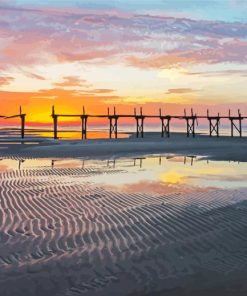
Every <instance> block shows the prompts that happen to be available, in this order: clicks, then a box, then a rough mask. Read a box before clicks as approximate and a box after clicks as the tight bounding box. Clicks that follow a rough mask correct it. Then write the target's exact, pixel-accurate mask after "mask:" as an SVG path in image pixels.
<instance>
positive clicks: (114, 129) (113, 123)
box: [108, 106, 119, 139]
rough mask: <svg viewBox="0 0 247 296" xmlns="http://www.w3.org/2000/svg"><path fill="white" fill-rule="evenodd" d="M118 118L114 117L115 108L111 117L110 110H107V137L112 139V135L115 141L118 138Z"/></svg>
mask: <svg viewBox="0 0 247 296" xmlns="http://www.w3.org/2000/svg"><path fill="white" fill-rule="evenodd" d="M118 118H119V116H118V115H116V108H115V106H114V110H113V115H110V110H109V108H108V119H109V123H110V125H109V137H110V139H111V138H112V134H114V136H115V139H117V136H118Z"/></svg>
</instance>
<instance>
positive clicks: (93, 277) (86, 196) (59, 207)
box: [0, 162, 247, 296]
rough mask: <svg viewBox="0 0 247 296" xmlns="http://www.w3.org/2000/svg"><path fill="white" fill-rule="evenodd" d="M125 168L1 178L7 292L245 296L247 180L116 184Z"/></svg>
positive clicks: (39, 171) (0, 247)
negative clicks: (227, 184) (216, 184)
mask: <svg viewBox="0 0 247 296" xmlns="http://www.w3.org/2000/svg"><path fill="white" fill-rule="evenodd" d="M124 165H125V166H119V167H118V166H116V167H115V168H114V167H111V166H109V167H107V166H105V165H103V166H99V165H97V164H96V165H90V164H89V165H88V166H85V167H80V166H78V165H70V166H64V167H61V166H59V165H58V164H55V165H54V166H53V167H48V166H46V165H44V166H41V165H37V166H33V167H23V168H21V169H20V170H18V169H6V168H5V169H4V170H3V171H2V172H1V173H0V225H1V226H0V287H1V294H3V295H6V296H29V295H30V296H31V295H32V296H33V295H35V296H36V295H37V296H41V295H42V296H43V295H48V296H58V295H59V296H63V295H66V296H67V295H85V296H87V295H88V296H89V295H90V296H94V295H100V296H101V295H102V296H109V295H110V296H111V295H112V296H115V295H120V296H121V295H135V296H136V295H169V296H170V295H171V296H172V295H246V294H244V293H247V284H246V281H245V277H243V275H244V274H246V266H247V253H246V249H247V238H246V230H247V188H246V186H244V184H245V183H244V178H245V175H244V176H243V177H242V183H241V184H242V185H243V186H239V187H237V188H236V187H234V188H228V189H226V188H224V186H222V188H217V187H212V188H210V187H207V186H204V187H200V186H189V184H185V185H184V184H180V183H178V182H177V181H176V182H174V183H171V181H169V182H168V179H167V180H166V181H165V182H163V183H162V186H161V183H160V181H158V180H157V181H152V182H151V183H150V184H148V187H145V184H146V185H147V182H146V180H144V183H143V184H142V183H138V184H139V186H130V184H127V185H126V186H125V187H123V185H121V186H119V184H118V185H116V186H115V185H114V182H113V179H114V178H117V179H118V180H120V179H121V178H122V179H123V180H124V179H127V178H128V175H129V174H130V169H129V168H128V166H127V165H126V164H124ZM167 165H168V164H167V163H164V167H166V166H167ZM174 165H176V163H175V162H174ZM151 166H153V165H152V164H151ZM188 167H190V164H188ZM134 169H137V168H134ZM243 170H244V169H243ZM143 173H145V167H141V168H138V171H136V172H135V174H136V175H138V174H143ZM147 173H148V172H147ZM149 175H150V176H151V174H149ZM141 176H142V175H141ZM131 178H132V175H131V176H130V179H131ZM101 180H109V182H108V181H106V182H101ZM106 183H109V184H106ZM112 183H113V184H112ZM223 185H224V184H223ZM158 186H160V187H159V190H157V188H158ZM152 187H153V190H152ZM127 189H128V190H127ZM230 293H232V294H230Z"/></svg>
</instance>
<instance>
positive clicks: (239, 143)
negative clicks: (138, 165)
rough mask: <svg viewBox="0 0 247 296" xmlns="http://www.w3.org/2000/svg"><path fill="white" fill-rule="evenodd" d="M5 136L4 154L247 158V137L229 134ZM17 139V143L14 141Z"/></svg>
mask: <svg viewBox="0 0 247 296" xmlns="http://www.w3.org/2000/svg"><path fill="white" fill-rule="evenodd" d="M21 141H22V140H20V139H19V138H7V137H4V138H1V141H0V155H1V156H2V157H6V156H17V157H27V158H30V157H31V158H36V157H39V158H44V157H57V158H92V159H107V158H119V157H125V156H127V157H136V156H145V155H151V154H175V155H176V154H178V155H195V156H200V157H203V158H206V159H211V160H226V161H239V162H247V153H246V151H247V138H237V137H235V138H232V137H228V136H221V137H218V138H217V137H209V136H205V135H197V136H196V137H195V138H192V137H189V138H187V137H186V135H185V134H182V133H177V134H173V135H172V136H171V137H170V138H161V137H160V135H159V133H149V134H147V135H146V137H144V138H135V137H134V135H131V136H130V137H129V138H126V139H89V140H83V141H81V140H53V139H49V138H44V137H33V138H26V139H25V140H24V143H25V142H26V143H27V144H21ZM11 142H13V144H11Z"/></svg>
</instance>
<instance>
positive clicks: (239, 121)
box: [229, 109, 244, 138]
mask: <svg viewBox="0 0 247 296" xmlns="http://www.w3.org/2000/svg"><path fill="white" fill-rule="evenodd" d="M243 119H244V118H243V117H242V116H241V113H240V110H239V109H238V116H237V117H234V116H231V110H229V120H230V121H231V137H234V129H235V130H236V131H237V132H238V133H239V137H240V138H241V137H242V120H243ZM236 122H237V123H236Z"/></svg>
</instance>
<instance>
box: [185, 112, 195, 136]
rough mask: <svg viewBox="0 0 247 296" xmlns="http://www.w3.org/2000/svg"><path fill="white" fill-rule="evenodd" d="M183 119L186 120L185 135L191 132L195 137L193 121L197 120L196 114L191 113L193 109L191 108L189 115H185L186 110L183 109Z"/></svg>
mask: <svg viewBox="0 0 247 296" xmlns="http://www.w3.org/2000/svg"><path fill="white" fill-rule="evenodd" d="M184 119H185V120H186V126H187V137H189V136H190V135H191V134H192V136H193V138H195V123H196V122H197V116H196V114H194V113H193V109H191V116H187V115H186V110H185V109H184Z"/></svg>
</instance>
